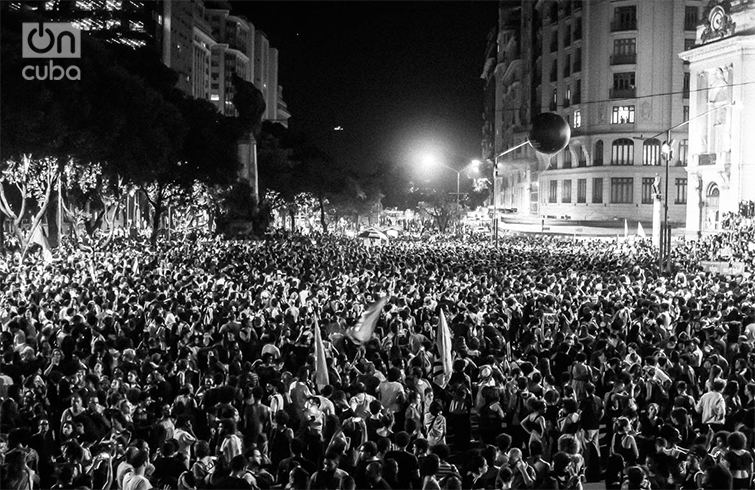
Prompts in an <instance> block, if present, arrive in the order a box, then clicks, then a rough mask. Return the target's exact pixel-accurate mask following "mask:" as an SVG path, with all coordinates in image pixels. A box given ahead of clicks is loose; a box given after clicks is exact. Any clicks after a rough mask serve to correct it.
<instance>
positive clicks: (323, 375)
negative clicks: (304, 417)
mask: <svg viewBox="0 0 755 490" xmlns="http://www.w3.org/2000/svg"><path fill="white" fill-rule="evenodd" d="M312 328H314V329H315V383H317V388H318V389H320V390H322V389H323V388H324V387H325V386H327V385H329V384H330V380H329V378H328V364H327V363H326V362H325V345H323V343H322V334H321V333H320V325H319V324H318V323H317V317H315V323H314V325H313V327H312Z"/></svg>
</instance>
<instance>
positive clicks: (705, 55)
mask: <svg viewBox="0 0 755 490" xmlns="http://www.w3.org/2000/svg"><path fill="white" fill-rule="evenodd" d="M732 48H734V49H736V50H745V49H746V50H750V49H755V36H734V37H728V38H726V39H722V40H720V41H716V42H713V43H709V44H702V45H700V46H696V47H694V48H693V49H690V50H689V51H683V52H681V53H679V58H681V59H683V60H684V61H689V62H695V61H703V60H706V59H709V58H714V57H717V56H720V55H722V54H726V53H729V52H731V51H732Z"/></svg>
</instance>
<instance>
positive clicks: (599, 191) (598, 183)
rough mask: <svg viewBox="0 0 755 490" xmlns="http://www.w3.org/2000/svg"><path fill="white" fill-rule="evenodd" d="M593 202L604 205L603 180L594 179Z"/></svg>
mask: <svg viewBox="0 0 755 490" xmlns="http://www.w3.org/2000/svg"><path fill="white" fill-rule="evenodd" d="M592 202H593V203H598V204H599V203H602V202H603V178H602V177H597V178H594V179H592Z"/></svg>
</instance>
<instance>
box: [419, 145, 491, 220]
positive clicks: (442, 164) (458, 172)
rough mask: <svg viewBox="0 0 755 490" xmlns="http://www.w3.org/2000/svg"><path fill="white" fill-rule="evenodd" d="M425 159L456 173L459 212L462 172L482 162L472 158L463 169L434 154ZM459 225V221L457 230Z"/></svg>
mask: <svg viewBox="0 0 755 490" xmlns="http://www.w3.org/2000/svg"><path fill="white" fill-rule="evenodd" d="M425 161H426V162H427V163H430V164H434V165H440V166H441V167H445V168H447V169H448V170H451V171H452V172H455V173H456V210H457V212H458V211H459V209H460V207H461V202H460V199H459V197H460V195H461V174H462V172H464V171H466V170H468V169H470V168H477V166H478V165H479V163H480V162H479V161H478V160H472V162H470V163H468V164H467V165H465V166H464V167H462V168H461V169H459V170H456V169H455V168H453V167H451V166H450V165H446V164H445V163H443V162H440V161H438V160H437V159H435V158H434V157H433V156H426V157H425ZM458 226H459V225H458V223H457V225H456V230H457V232H458V230H459V228H458Z"/></svg>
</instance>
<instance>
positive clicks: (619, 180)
mask: <svg viewBox="0 0 755 490" xmlns="http://www.w3.org/2000/svg"><path fill="white" fill-rule="evenodd" d="M633 187H634V179H633V178H632V177H613V178H612V179H611V203H613V204H632V201H633V196H632V191H633V189H632V188H633Z"/></svg>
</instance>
